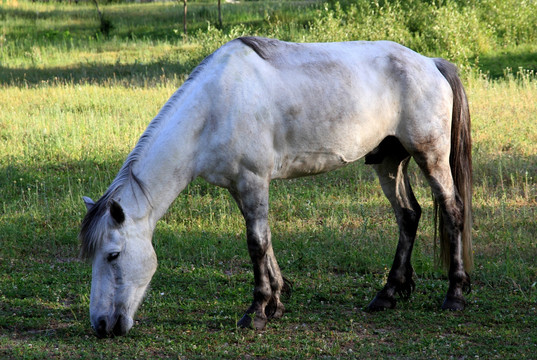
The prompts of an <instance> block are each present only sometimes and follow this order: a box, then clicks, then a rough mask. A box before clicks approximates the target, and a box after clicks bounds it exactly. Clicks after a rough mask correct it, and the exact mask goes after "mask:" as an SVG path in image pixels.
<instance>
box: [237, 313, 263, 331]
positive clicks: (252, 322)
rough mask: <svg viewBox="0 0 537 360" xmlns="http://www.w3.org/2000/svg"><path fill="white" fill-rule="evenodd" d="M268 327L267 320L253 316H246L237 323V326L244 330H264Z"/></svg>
mask: <svg viewBox="0 0 537 360" xmlns="http://www.w3.org/2000/svg"><path fill="white" fill-rule="evenodd" d="M265 325H267V318H266V317H260V316H257V315H253V314H248V313H247V314H244V316H243V317H242V318H241V319H240V320H239V321H238V322H237V326H238V327H240V328H242V329H251V328H253V329H255V330H263V329H264V328H265Z"/></svg>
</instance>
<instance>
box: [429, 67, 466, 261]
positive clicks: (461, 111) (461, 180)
mask: <svg viewBox="0 0 537 360" xmlns="http://www.w3.org/2000/svg"><path fill="white" fill-rule="evenodd" d="M434 62H435V64H436V67H437V68H438V70H439V71H440V73H442V75H443V76H444V77H445V78H446V80H447V81H448V83H449V85H450V86H451V89H452V91H453V113H452V120H451V153H450V155H449V163H450V167H451V175H452V177H453V181H454V183H455V188H456V190H457V192H458V195H459V196H460V200H461V201H462V204H463V209H464V210H463V223H462V225H463V227H462V230H461V238H462V255H463V263H464V269H465V270H466V271H470V270H471V269H472V267H473V263H474V260H473V252H472V136H471V133H470V110H469V108H468V99H467V97H466V92H465V91H464V87H463V85H462V82H461V79H460V78H459V75H458V71H457V67H456V66H455V65H453V64H452V63H450V62H448V61H446V60H444V59H434ZM434 212H435V223H436V225H437V227H435V239H436V238H437V236H436V231H437V230H438V232H439V233H440V261H441V263H442V265H443V266H444V267H449V263H450V254H449V244H450V241H449V236H448V233H447V229H446V227H445V226H444V220H443V218H442V212H441V211H439V204H438V202H437V201H435V204H434ZM436 229H437V230H436Z"/></svg>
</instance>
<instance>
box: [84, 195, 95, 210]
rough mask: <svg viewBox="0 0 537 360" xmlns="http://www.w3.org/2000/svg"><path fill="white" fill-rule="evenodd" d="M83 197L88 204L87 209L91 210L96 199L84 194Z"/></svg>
mask: <svg viewBox="0 0 537 360" xmlns="http://www.w3.org/2000/svg"><path fill="white" fill-rule="evenodd" d="M82 199H83V200H84V204H86V209H87V210H88V211H90V210H91V208H92V207H93V206H95V201H93V200H91V199H90V198H89V197H87V196H83V197H82Z"/></svg>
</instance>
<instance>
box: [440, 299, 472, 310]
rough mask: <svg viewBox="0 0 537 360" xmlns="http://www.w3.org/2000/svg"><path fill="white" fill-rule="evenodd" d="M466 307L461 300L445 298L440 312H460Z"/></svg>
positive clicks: (464, 302)
mask: <svg viewBox="0 0 537 360" xmlns="http://www.w3.org/2000/svg"><path fill="white" fill-rule="evenodd" d="M465 306H466V301H464V299H463V298H457V297H453V296H449V295H448V296H446V299H445V300H444V303H443V304H442V310H451V311H462V310H464V307H465Z"/></svg>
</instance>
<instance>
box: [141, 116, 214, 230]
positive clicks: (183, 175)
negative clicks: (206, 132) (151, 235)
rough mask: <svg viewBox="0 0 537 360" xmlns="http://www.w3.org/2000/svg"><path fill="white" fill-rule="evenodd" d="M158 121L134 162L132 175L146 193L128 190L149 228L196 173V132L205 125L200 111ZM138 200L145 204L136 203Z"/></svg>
mask: <svg viewBox="0 0 537 360" xmlns="http://www.w3.org/2000/svg"><path fill="white" fill-rule="evenodd" d="M182 108H183V109H184V107H182ZM159 121H160V122H161V124H160V126H159V128H158V129H157V130H156V131H155V133H154V134H153V135H152V138H151V139H150V140H149V142H148V144H147V146H146V148H144V149H143V152H142V153H141V154H140V156H139V158H138V160H137V161H136V162H135V163H134V164H133V174H135V175H136V177H137V178H139V180H140V181H141V183H143V184H144V187H145V193H144V191H142V190H141V189H140V188H138V190H137V191H136V190H135V191H131V192H132V193H133V194H134V196H132V195H131V199H132V198H135V199H133V200H135V201H134V202H135V203H136V204H134V203H133V204H131V206H133V208H136V207H138V208H139V210H138V211H139V213H138V214H137V217H139V218H143V217H146V218H147V219H148V221H149V223H150V226H152V227H154V226H155V225H156V222H157V221H158V220H159V219H160V218H161V217H162V216H163V215H164V213H165V212H166V210H167V209H168V208H169V206H170V205H171V203H172V202H173V200H174V199H175V198H176V197H177V196H178V195H179V193H180V192H181V191H182V190H183V189H184V188H185V187H186V186H187V185H188V184H189V183H190V182H191V181H192V180H193V179H194V178H195V177H196V176H197V175H196V174H195V167H196V153H197V150H198V142H197V139H198V136H197V134H198V133H199V131H200V129H201V127H202V126H203V124H204V119H203V116H201V114H199V113H193V112H192V111H186V110H182V109H177V110H176V111H173V113H171V114H169V115H168V116H166V117H165V118H163V119H160V120H159ZM141 199H143V200H142V201H145V202H146V204H145V206H143V205H142V206H140V205H139V204H140V201H141Z"/></svg>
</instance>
